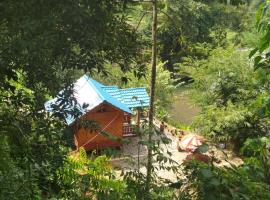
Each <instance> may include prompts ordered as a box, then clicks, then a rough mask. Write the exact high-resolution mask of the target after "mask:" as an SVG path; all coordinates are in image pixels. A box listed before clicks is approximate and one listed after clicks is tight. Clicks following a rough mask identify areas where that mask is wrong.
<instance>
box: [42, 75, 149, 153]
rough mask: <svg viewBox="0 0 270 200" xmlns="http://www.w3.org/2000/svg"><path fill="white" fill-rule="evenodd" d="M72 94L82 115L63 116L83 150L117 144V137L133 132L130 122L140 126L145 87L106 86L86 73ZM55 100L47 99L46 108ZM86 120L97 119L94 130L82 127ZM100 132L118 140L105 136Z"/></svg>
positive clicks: (146, 95) (147, 101) (144, 100)
mask: <svg viewBox="0 0 270 200" xmlns="http://www.w3.org/2000/svg"><path fill="white" fill-rule="evenodd" d="M73 93H74V97H75V98H76V100H77V105H76V106H77V107H78V106H79V108H80V110H81V113H82V114H81V115H80V116H79V117H77V118H74V116H72V115H68V114H67V115H65V116H66V123H67V124H68V125H69V126H71V127H72V129H73V131H74V143H75V145H76V147H77V148H79V147H84V148H85V149H86V150H93V149H104V148H108V147H120V146H121V140H119V139H121V138H123V137H130V136H133V135H134V129H133V125H132V124H135V125H136V126H140V116H141V113H140V110H142V109H144V108H147V107H148V106H149V96H148V94H147V92H146V90H145V88H127V89H120V88H119V87H117V86H105V85H103V84H101V83H99V82H97V81H95V80H94V79H92V78H90V77H89V76H86V75H84V76H82V77H81V78H80V79H78V80H77V81H76V82H75V83H74V85H73ZM57 103H59V101H58V97H56V98H54V99H52V100H50V101H48V102H46V103H45V108H46V110H48V111H52V107H53V105H55V104H57ZM84 105H87V106H84ZM85 121H88V122H96V123H97V124H98V125H99V128H98V129H96V130H93V129H89V128H86V127H85V126H82V125H81V124H82V122H85ZM132 122H133V123H132ZM103 132H105V133H108V134H109V135H111V136H113V137H114V138H118V139H112V137H107V136H104V134H102V133H103Z"/></svg>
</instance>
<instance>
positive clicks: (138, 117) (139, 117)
mask: <svg viewBox="0 0 270 200" xmlns="http://www.w3.org/2000/svg"><path fill="white" fill-rule="evenodd" d="M140 115H141V112H140V108H138V109H137V116H136V117H137V127H138V128H140V123H141V122H140V121H141V116H140Z"/></svg>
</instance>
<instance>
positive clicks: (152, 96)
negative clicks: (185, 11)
mask: <svg viewBox="0 0 270 200" xmlns="http://www.w3.org/2000/svg"><path fill="white" fill-rule="evenodd" d="M152 4H153V5H152V7H153V21H152V57H151V70H152V72H151V90H150V109H149V135H148V155H147V159H148V161H147V175H146V194H147V197H148V199H149V197H150V195H149V190H150V182H151V171H152V157H153V155H152V134H153V132H154V125H153V119H154V112H155V108H154V102H155V86H156V65H157V0H153V3H152Z"/></svg>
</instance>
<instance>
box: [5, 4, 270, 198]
mask: <svg viewBox="0 0 270 200" xmlns="http://www.w3.org/2000/svg"><path fill="white" fill-rule="evenodd" d="M157 8H158V9H157V10H158V16H157V18H158V25H157V50H158V51H157V57H158V64H157V81H156V101H155V116H156V117H157V118H159V119H162V120H166V121H168V122H169V123H172V124H178V125H179V124H180V125H179V127H181V128H183V129H185V128H186V126H185V125H182V124H181V122H172V121H170V119H169V117H168V109H170V106H171V104H172V102H173V101H174V98H173V96H174V94H175V92H176V91H177V90H178V89H179V88H185V89H186V90H187V91H188V94H189V96H190V99H191V100H192V101H193V103H194V104H195V105H197V106H198V107H200V109H201V112H200V113H199V115H198V116H197V117H196V120H195V121H194V122H193V123H192V124H191V125H190V126H189V127H188V128H189V129H190V130H193V131H196V132H198V133H200V134H202V135H204V136H205V137H206V138H208V139H209V141H211V143H213V144H218V143H219V142H225V143H227V144H229V146H230V148H231V150H232V151H234V153H235V154H237V155H238V156H239V157H241V158H242V159H243V161H244V162H243V164H241V165H240V166H236V165H233V164H232V165H230V167H217V166H216V165H213V164H212V163H210V164H204V163H200V162H197V161H190V162H186V163H184V164H183V165H180V166H179V165H177V164H176V163H175V162H174V161H173V160H171V159H170V156H168V157H167V156H166V155H163V154H162V152H161V151H160V150H159V148H158V147H159V142H157V141H156V143H155V142H152V143H149V142H148V141H142V144H143V145H145V146H147V147H149V146H151V148H152V151H153V154H154V155H157V157H155V159H156V158H157V160H155V162H158V164H159V165H158V166H159V167H153V169H152V174H151V179H150V184H149V185H146V183H147V182H146V176H145V174H143V173H141V172H140V171H136V170H134V171H128V172H123V173H122V174H121V176H120V178H119V176H116V173H115V170H114V169H113V168H111V167H110V165H108V160H109V159H110V158H109V157H106V156H105V155H95V154H91V155H87V154H86V152H85V151H84V150H83V149H80V151H79V153H78V155H77V157H72V156H70V152H71V151H72V148H73V133H72V131H71V130H70V128H69V127H68V126H67V125H66V124H65V121H64V120H63V119H64V116H65V115H66V114H67V112H68V114H70V113H71V114H73V115H74V116H79V115H80V113H78V110H72V111H70V109H66V107H65V106H66V105H69V104H72V105H73V104H74V103H76V102H74V101H75V100H74V98H72V95H71V94H70V91H69V90H68V91H67V92H64V95H63V98H62V100H63V106H62V108H61V110H60V111H59V112H57V113H55V114H53V115H51V114H49V113H47V112H46V111H45V110H44V102H46V101H47V100H49V99H51V98H52V97H54V96H56V95H57V93H58V92H59V91H60V90H62V89H63V88H65V87H67V86H68V85H70V83H72V82H73V81H74V80H76V79H77V78H78V77H80V76H81V75H82V74H84V73H87V74H89V75H91V76H92V77H94V78H95V79H96V80H99V81H100V82H102V83H104V84H109V85H112V84H113V85H118V86H120V87H133V86H143V87H146V88H147V90H148V91H150V76H151V68H150V61H151V45H152V40H151V23H152V3H151V1H134V0H117V1H116V0H58V1H54V0H47V1H43V0H25V1H18V0H2V1H0V199H3V200H4V199H8V200H13V199H14V200H16V199H101V200H103V199H104V200H105V199H106V200H107V199H108V200H114V199H117V200H120V199H123V200H128V199H130V200H133V199H164V200H165V199H181V200H193V199H194V200H195V199H198V200H199V199H205V200H212V199H213V200H215V199H217V200H219V199H222V200H223V199H224V200H231V199H234V200H240V199H245V200H248V199H258V200H267V199H270V134H269V132H270V130H269V125H270V119H269V117H270V93H269V89H270V88H269V87H270V79H269V78H270V71H269V69H270V53H269V45H270V26H269V21H270V2H269V1H268V0H158V1H157ZM150 131H151V129H148V127H145V130H143V131H142V134H145V135H147V134H150V133H149V132H150ZM163 142H166V141H163ZM167 142H168V141H167ZM168 155H170V152H168ZM153 162H154V161H153ZM164 168H166V169H167V170H172V171H173V172H174V173H176V174H179V176H178V178H179V181H178V182H177V183H174V184H171V183H168V182H167V181H166V180H163V179H160V178H159V177H158V176H157V175H156V171H158V170H159V169H164ZM183 174H185V176H183ZM148 189H149V190H148Z"/></svg>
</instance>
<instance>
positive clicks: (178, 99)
mask: <svg viewBox="0 0 270 200" xmlns="http://www.w3.org/2000/svg"><path fill="white" fill-rule="evenodd" d="M199 112H200V109H199V108H198V107H196V106H195V105H194V104H192V103H191V100H190V99H189V96H188V95H187V91H186V90H179V91H177V92H176V93H175V98H174V102H173V105H172V108H171V110H170V111H169V115H170V118H171V119H172V120H173V121H176V122H181V123H183V124H186V125H190V124H191V123H192V122H193V120H194V118H195V117H196V116H197V115H198V114H199Z"/></svg>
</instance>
